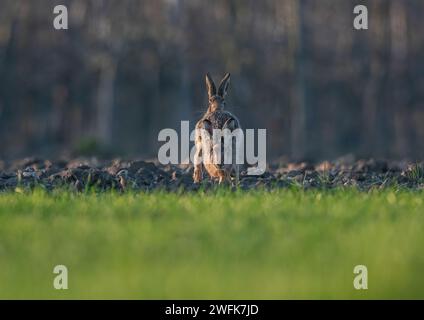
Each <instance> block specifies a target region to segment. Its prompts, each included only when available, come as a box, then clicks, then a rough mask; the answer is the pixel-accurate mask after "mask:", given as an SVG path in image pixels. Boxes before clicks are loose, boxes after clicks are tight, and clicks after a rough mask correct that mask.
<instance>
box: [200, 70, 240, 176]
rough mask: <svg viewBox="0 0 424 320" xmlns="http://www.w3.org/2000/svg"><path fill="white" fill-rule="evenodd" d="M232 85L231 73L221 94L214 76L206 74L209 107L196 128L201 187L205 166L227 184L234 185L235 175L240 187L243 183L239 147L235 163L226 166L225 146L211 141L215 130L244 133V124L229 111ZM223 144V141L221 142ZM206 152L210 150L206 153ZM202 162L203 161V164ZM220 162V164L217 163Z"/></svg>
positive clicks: (226, 78) (223, 81)
mask: <svg viewBox="0 0 424 320" xmlns="http://www.w3.org/2000/svg"><path fill="white" fill-rule="evenodd" d="M229 84H230V74H229V73H227V74H226V75H225V77H224V79H222V81H221V83H220V85H219V88H218V92H217V90H216V87H215V83H214V82H213V80H212V78H211V76H210V75H209V73H208V74H206V87H207V89H208V98H209V106H208V110H207V111H206V113H205V114H204V115H203V117H202V119H200V120H199V122H197V124H196V131H195V132H196V136H195V144H196V153H195V156H194V174H193V180H194V182H195V183H199V182H200V181H201V180H202V178H203V165H204V167H205V168H206V171H207V172H208V174H209V176H210V177H211V178H213V179H218V180H219V183H222V182H223V181H229V182H231V172H234V173H235V177H236V184H238V182H239V165H238V164H237V163H236V156H235V155H236V152H237V150H236V144H235V142H234V140H232V141H231V143H232V149H231V150H232V162H231V164H224V152H223V149H222V148H221V144H220V143H219V144H216V142H214V141H213V140H212V139H211V137H212V135H213V131H214V130H224V129H228V130H230V131H231V132H233V131H234V130H236V129H241V127H240V122H239V120H238V119H237V117H236V116H234V115H233V114H232V113H230V112H228V111H225V110H224V107H225V96H226V95H227V90H228V86H229ZM219 142H221V139H220V141H219ZM205 148H206V149H205ZM200 159H201V160H200ZM216 159H220V161H216Z"/></svg>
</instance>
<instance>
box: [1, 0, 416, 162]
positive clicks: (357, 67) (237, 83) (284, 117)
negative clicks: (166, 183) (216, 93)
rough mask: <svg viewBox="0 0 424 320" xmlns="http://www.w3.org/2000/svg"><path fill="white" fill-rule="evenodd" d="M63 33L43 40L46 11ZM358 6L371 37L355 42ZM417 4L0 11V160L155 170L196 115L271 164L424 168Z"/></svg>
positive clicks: (104, 0) (40, 6)
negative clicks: (371, 163)
mask: <svg viewBox="0 0 424 320" xmlns="http://www.w3.org/2000/svg"><path fill="white" fill-rule="evenodd" d="M59 4H63V5H66V6H67V7H68V10H69V29H68V30H55V29H54V28H53V19H54V16H55V15H54V14H53V8H54V6H55V5H59ZM358 4H365V5H367V6H368V10H369V30H365V31H364V30H362V31H357V30H354V29H353V19H354V14H353V8H354V6H355V5H358ZM423 12H424V1H422V0H368V1H360V2H359V1H353V0H319V1H317V0H263V1H258V0H215V1H200V0H139V1H138V0H61V1H53V0H39V1H31V0H0V157H2V158H10V157H21V156H28V155H50V156H52V155H59V154H63V153H69V154H75V153H90V152H106V153H108V152H111V153H112V154H120V155H122V156H146V157H151V156H155V155H156V153H157V147H158V145H159V144H158V142H157V134H158V132H159V131H160V130H161V129H163V128H168V127H170V128H175V129H179V126H180V120H190V121H191V124H192V125H194V122H195V121H196V120H197V119H198V118H199V117H200V116H201V114H202V112H203V111H205V109H206V102H207V101H206V89H205V84H204V74H205V73H206V72H207V71H209V72H211V73H212V75H213V76H214V78H215V81H219V80H220V77H222V76H223V75H224V73H225V72H231V73H232V84H231V88H230V91H229V96H228V109H229V110H231V111H233V112H234V113H236V114H237V115H238V116H239V118H240V119H241V122H242V125H243V127H244V128H266V129H267V130H268V143H269V145H268V156H269V157H277V156H280V155H287V156H288V157H290V158H292V159H322V158H333V157H337V156H340V155H343V154H347V153H353V154H356V155H358V156H364V157H366V156H373V157H393V158H410V159H418V158H421V159H422V158H423V157H424V148H423V141H424V77H423V75H424V59H423V58H424V33H423V30H424V19H423V18H422V14H423Z"/></svg>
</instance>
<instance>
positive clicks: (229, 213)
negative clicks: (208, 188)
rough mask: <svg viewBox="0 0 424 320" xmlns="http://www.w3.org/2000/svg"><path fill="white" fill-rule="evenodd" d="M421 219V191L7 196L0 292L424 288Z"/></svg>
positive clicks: (304, 293) (298, 293)
mask: <svg viewBox="0 0 424 320" xmlns="http://www.w3.org/2000/svg"><path fill="white" fill-rule="evenodd" d="M423 226H424V192H422V191H421V192H408V191H400V192H395V191H378V192H372V193H361V192H358V191H354V190H338V191H321V192H320V191H299V190H281V191H273V192H263V191H257V192H251V193H242V192H240V193H238V192H236V193H231V192H227V191H218V192H216V193H214V194H212V193H209V194H203V193H200V194H167V193H154V194H138V195H136V194H125V195H120V194H113V193H106V194H101V195H99V194H95V193H90V194H83V195H76V194H73V193H70V192H57V193H55V194H50V195H48V194H45V193H43V192H41V191H37V192H33V193H30V194H11V193H8V194H0V298H3V299H4V298H7V299H9V298H18V299H20V298H41V299H44V298H53V299H68V298H84V299H85V298H119V299H120V298H129V299H133V298H136V299H139V298H141V299H146V298H147V299H168V298H170V299H192V298H193V299H194V298H198V299H202V298H206V299H209V298H223V299H225V298H232V299H234V298H238V299H248V298H249V299H268V298H269V299H285V298H293V299H300V298H313V299H315V298H329V299H337V298H339V299H345V298H354V299H370V298H424V254H423V253H424V232H423V230H424V229H423ZM59 264H63V265H66V266H67V267H68V271H69V289H68V290H55V289H53V285H52V283H53V279H54V277H55V275H54V274H53V268H54V266H55V265H59ZM360 264H361V265H366V266H367V267H368V278H369V279H368V287H369V289H368V290H366V291H357V290H355V289H354V288H353V284H352V283H353V279H354V276H355V275H354V274H353V269H354V266H356V265H360Z"/></svg>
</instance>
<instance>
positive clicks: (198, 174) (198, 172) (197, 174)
mask: <svg viewBox="0 0 424 320" xmlns="http://www.w3.org/2000/svg"><path fill="white" fill-rule="evenodd" d="M193 180H194V183H200V181H202V170H201V169H198V168H195V169H194V174H193Z"/></svg>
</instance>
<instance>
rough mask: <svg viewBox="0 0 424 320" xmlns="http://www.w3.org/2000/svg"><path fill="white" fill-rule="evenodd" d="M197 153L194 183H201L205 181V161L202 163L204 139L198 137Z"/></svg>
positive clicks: (195, 155)
mask: <svg viewBox="0 0 424 320" xmlns="http://www.w3.org/2000/svg"><path fill="white" fill-rule="evenodd" d="M195 145H196V152H195V154H194V173H193V181H194V183H200V182H201V181H202V179H203V161H202V139H201V137H200V136H199V135H198V136H196V141H195Z"/></svg>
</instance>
